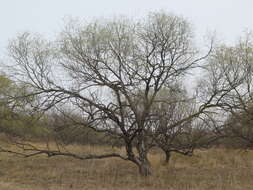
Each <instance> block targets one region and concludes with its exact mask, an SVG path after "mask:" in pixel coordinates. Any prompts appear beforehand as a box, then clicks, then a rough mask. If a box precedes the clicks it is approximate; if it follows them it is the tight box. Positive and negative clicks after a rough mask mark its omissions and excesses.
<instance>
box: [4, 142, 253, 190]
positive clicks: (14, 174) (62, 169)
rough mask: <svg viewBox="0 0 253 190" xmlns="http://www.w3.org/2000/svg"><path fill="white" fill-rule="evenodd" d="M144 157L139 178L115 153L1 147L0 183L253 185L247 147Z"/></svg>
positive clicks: (174, 188) (43, 189)
mask: <svg viewBox="0 0 253 190" xmlns="http://www.w3.org/2000/svg"><path fill="white" fill-rule="evenodd" d="M69 148H70V149H73V150H75V151H79V153H80V154H82V152H83V153H84V152H96V153H98V152H105V151H110V147H99V146H96V147H91V146H77V145H75V146H74V145H72V146H71V147H69ZM114 151H115V150H114ZM116 151H120V152H123V150H120V149H117V150H116ZM149 158H150V160H151V163H152V167H153V175H152V176H150V177H148V178H143V177H141V176H139V174H138V169H137V167H136V166H135V165H134V164H132V163H131V162H127V161H123V160H120V159H104V160H84V161H82V160H75V159H71V158H66V157H54V158H48V157H46V156H37V157H32V158H21V157H17V156H13V155H9V154H6V153H1V154H0V164H1V169H0V189H1V190H2V189H3V190H71V189H75V190H85V189H87V190H88V189H89V190H98V189H99V190H113V189H115V190H116V189H121V190H134V189H137V190H139V189H140V190H144V189H145V190H146V189H147V190H151V189H152V190H158V189H168V190H208V189H210V190H235V189H236V190H250V189H252V187H253V180H252V179H253V151H247V152H245V151H239V150H226V149H210V150H197V151H196V153H195V155H194V156H192V157H185V156H181V155H173V156H172V160H171V162H170V163H169V165H166V166H164V165H163V154H162V153H161V152H159V151H154V152H153V153H152V154H150V155H149Z"/></svg>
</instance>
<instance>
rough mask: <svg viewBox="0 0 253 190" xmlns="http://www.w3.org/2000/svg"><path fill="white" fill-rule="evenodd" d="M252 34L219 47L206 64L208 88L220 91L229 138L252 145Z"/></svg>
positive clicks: (221, 111) (218, 98)
mask: <svg viewBox="0 0 253 190" xmlns="http://www.w3.org/2000/svg"><path fill="white" fill-rule="evenodd" d="M252 49H253V43H252V34H251V33H246V35H245V36H244V37H243V38H241V39H240V40H239V42H238V43H237V44H235V45H233V46H232V45H231V46H227V45H220V46H218V47H217V48H216V49H215V51H214V52H213V53H212V55H211V56H210V58H209V64H208V66H207V67H206V68H207V71H208V78H207V80H206V81H205V86H206V88H203V89H205V90H206V91H208V92H216V93H217V96H216V97H215V98H214V100H215V101H216V102H217V105H218V106H219V108H220V109H219V112H220V114H221V116H222V118H221V120H223V124H222V125H221V126H222V127H220V128H221V129H222V130H223V131H222V133H224V135H227V136H228V137H232V138H240V139H241V140H243V141H244V142H246V143H245V144H247V146H249V145H250V144H251V145H252V142H253V141H252V140H253V139H252V132H251V131H252V126H251V125H250V123H251V121H250V120H251V118H252V116H251V114H252V100H253V99H252V98H253V97H252V85H253V83H252V76H253V75H252V73H253V72H252V71H253V70H252V68H253V67H252V60H253V51H252Z"/></svg>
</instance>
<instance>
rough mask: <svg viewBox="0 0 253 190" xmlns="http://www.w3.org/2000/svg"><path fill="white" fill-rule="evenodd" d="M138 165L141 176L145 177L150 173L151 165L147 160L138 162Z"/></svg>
mask: <svg viewBox="0 0 253 190" xmlns="http://www.w3.org/2000/svg"><path fill="white" fill-rule="evenodd" d="M138 167H139V173H140V175H141V176H143V177H147V176H150V175H151V174H152V170H151V165H150V163H149V161H148V160H146V161H142V162H139V163H138Z"/></svg>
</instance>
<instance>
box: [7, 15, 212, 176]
mask: <svg viewBox="0 0 253 190" xmlns="http://www.w3.org/2000/svg"><path fill="white" fill-rule="evenodd" d="M9 49H10V55H11V57H12V58H13V60H14V63H15V67H13V68H14V69H15V77H16V80H17V81H18V82H19V83H22V84H25V85H26V86H27V87H28V88H29V89H31V92H32V93H30V94H29V95H27V96H36V97H37V98H36V100H37V101H35V102H33V103H32V104H31V105H30V106H31V108H33V110H34V111H40V112H41V111H42V112H46V111H48V110H50V109H52V108H55V107H60V106H61V105H64V104H65V105H68V106H69V108H71V109H72V110H74V111H75V112H79V113H82V115H83V117H84V118H85V119H86V121H87V122H88V125H87V122H86V123H85V125H83V126H85V127H89V128H91V129H93V130H95V131H98V132H107V133H110V134H111V135H112V136H114V137H117V138H120V139H122V140H123V141H124V146H125V150H126V155H120V154H117V153H111V154H104V155H87V156H80V155H75V154H72V153H66V152H62V151H59V150H57V151H52V150H41V149H38V148H36V147H34V146H31V145H29V146H28V145H27V146H28V148H27V150H29V151H35V153H32V154H27V155H26V156H34V155H38V154H47V155H48V156H58V155H64V156H71V157H74V158H77V159H100V158H108V157H117V158H121V159H123V160H128V161H131V162H133V163H134V164H136V165H137V166H138V167H139V171H140V174H141V175H143V176H147V175H150V174H151V167H150V162H149V160H148V157H147V155H148V152H149V150H150V148H151V147H152V146H153V140H152V139H150V138H149V133H150V125H149V119H150V116H151V113H152V112H151V109H152V105H153V104H154V101H155V99H156V96H157V94H158V92H159V91H160V90H161V89H163V88H165V87H166V88H168V89H170V88H171V87H172V86H173V84H174V82H175V81H176V80H179V79H180V78H181V77H182V76H184V75H185V74H187V72H188V71H189V70H190V69H192V68H195V67H197V66H198V64H199V62H200V61H201V60H203V59H205V58H206V57H207V55H205V56H203V57H197V55H198V52H197V51H196V49H195V47H194V44H193V35H192V30H191V27H190V24H189V23H188V22H187V21H186V20H185V19H184V18H181V17H178V16H174V15H170V14H166V13H151V14H149V16H148V17H147V18H146V19H144V20H141V21H138V22H132V21H129V20H127V19H122V20H114V21H105V22H99V21H97V22H92V23H88V24H84V25H81V24H80V25H78V24H73V23H71V24H69V25H67V27H66V29H65V30H64V31H62V33H61V35H60V36H59V38H58V39H57V40H56V41H53V42H47V41H45V40H42V39H41V38H38V37H34V36H32V35H29V34H23V35H21V36H19V37H18V38H17V39H16V40H13V41H12V42H11V43H10V46H9ZM140 91H141V92H144V93H140ZM115 97H116V98H115ZM16 98H17V97H16ZM136 100H139V101H141V102H142V104H138V103H136ZM22 147H24V146H22ZM135 149H136V151H134V150H135Z"/></svg>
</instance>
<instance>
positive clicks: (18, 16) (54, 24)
mask: <svg viewBox="0 0 253 190" xmlns="http://www.w3.org/2000/svg"><path fill="white" fill-rule="evenodd" d="M159 10H164V11H168V12H172V13H175V14H177V15H181V16H184V17H186V18H188V19H189V20H190V22H192V23H193V25H194V27H195V33H196V35H197V36H198V37H199V36H200V37H203V36H204V35H205V34H206V33H207V31H214V30H216V33H217V34H218V38H219V39H223V41H227V42H232V41H234V40H235V39H236V38H238V37H239V36H240V35H241V34H242V32H243V31H244V30H245V29H249V30H253V20H252V19H253V1H252V0H90V1H88V0H0V23H1V31H0V32H1V33H0V34H1V35H0V56H2V55H5V54H6V50H5V47H6V46H7V44H8V40H9V39H12V38H14V37H15V36H16V35H17V33H21V32H24V31H30V32H36V33H41V34H42V35H45V36H48V37H52V36H54V35H56V34H57V32H58V31H60V29H61V27H63V23H64V22H63V19H64V17H68V16H71V17H74V18H80V19H86V20H89V19H92V18H99V17H105V18H107V17H112V16H117V15H127V16H129V17H131V18H135V17H141V16H145V14H146V13H147V12H149V11H159ZM200 37H199V38H200Z"/></svg>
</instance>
